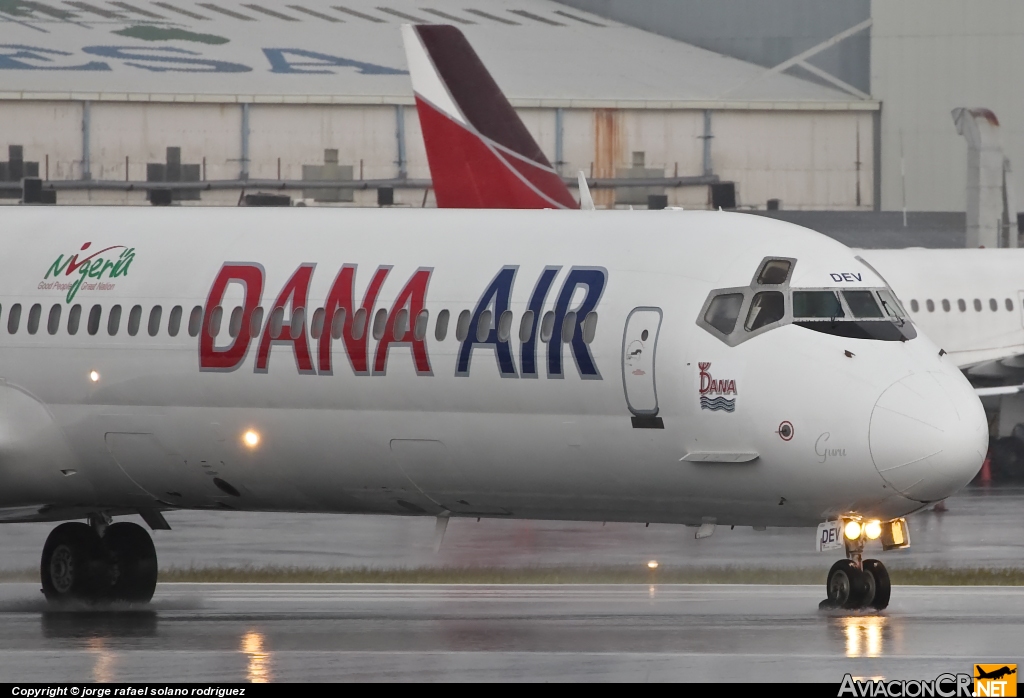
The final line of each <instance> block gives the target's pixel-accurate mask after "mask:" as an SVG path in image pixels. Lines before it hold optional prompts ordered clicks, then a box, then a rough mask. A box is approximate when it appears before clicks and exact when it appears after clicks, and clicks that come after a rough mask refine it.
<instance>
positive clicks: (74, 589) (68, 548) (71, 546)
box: [39, 516, 157, 603]
mask: <svg viewBox="0 0 1024 698" xmlns="http://www.w3.org/2000/svg"><path fill="white" fill-rule="evenodd" d="M90 524H91V525H90ZM90 524H84V523H78V522H68V523H63V524H61V525H60V526H58V527H57V528H55V529H53V531H52V532H51V533H50V536H49V537H48V538H47V539H46V544H45V545H43V557H42V561H41V562H40V565H39V572H40V577H41V579H42V583H43V594H45V595H46V599H47V600H48V601H57V602H60V601H77V602H85V603H103V602H112V601H117V602H127V603H146V602H148V601H149V600H150V599H152V598H153V592H154V591H155V590H156V576H157V564H156V548H155V547H154V546H153V539H152V538H151V537H150V535H149V532H147V531H146V529H144V528H143V527H142V526H139V525H138V524H134V523H130V522H127V521H123V522H119V523H114V524H111V523H109V518H107V517H102V516H92V517H90Z"/></svg>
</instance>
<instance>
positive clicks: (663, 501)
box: [0, 207, 987, 525]
mask: <svg viewBox="0 0 1024 698" xmlns="http://www.w3.org/2000/svg"><path fill="white" fill-rule="evenodd" d="M3 220H4V222H5V232H6V235H5V250H6V255H7V260H8V262H7V265H6V273H5V275H4V276H3V278H2V279H0V377H2V379H3V381H4V382H3V384H2V385H0V508H2V509H0V518H3V519H4V520H40V519H61V518H70V517H72V516H79V515H81V514H82V513H83V512H89V511H97V510H103V511H109V512H111V513H117V512H130V511H134V510H138V509H146V508H150V509H170V508H228V509H245V510H290V511H310V512H312V511H317V512H377V513H395V514H428V515H439V514H443V513H444V512H450V513H451V514H452V515H455V516H460V515H461V516H510V517H517V518H552V519H555V518H557V519H579V520H620V521H661V522H681V523H700V522H701V521H702V520H707V519H714V520H716V521H717V522H718V523H722V524H746V525H813V524H814V523H815V522H818V521H821V520H823V519H825V518H828V517H832V516H836V515H840V514H845V513H855V514H859V515H863V516H871V517H879V518H886V519H888V518H893V517H896V516H901V515H904V514H906V513H909V512H911V511H913V510H915V509H917V508H919V507H920V506H921V505H922V502H927V501H934V500H936V499H941V498H943V497H945V496H948V495H949V494H951V493H952V492H954V491H956V490H957V489H958V488H959V487H961V486H962V485H963V484H965V483H966V482H967V481H969V480H970V479H971V477H972V476H973V475H974V473H975V472H976V471H977V468H978V467H979V465H980V463H981V459H982V458H983V454H984V450H985V438H986V434H987V431H986V427H985V421H984V415H983V413H982V410H981V406H980V403H979V402H978V400H977V398H976V397H974V395H973V394H972V393H971V390H970V386H969V385H968V383H967V381H966V380H965V379H964V378H963V377H962V375H961V374H960V372H959V371H958V370H957V368H956V365H955V364H954V362H952V361H951V360H950V359H949V358H948V357H940V356H939V352H938V347H937V346H936V345H935V344H934V343H933V342H932V341H930V340H929V339H928V338H927V337H925V336H923V335H919V336H917V337H916V338H914V339H911V340H910V341H875V340H869V339H850V338H846V337H841V336H834V335H831V334H826V333H822V332H816V331H811V330H808V329H806V328H805V327H800V326H796V325H793V324H790V323H789V322H788V321H781V322H779V323H777V324H776V325H773V329H769V330H768V331H762V332H761V333H758V334H756V335H752V336H751V337H750V338H749V339H747V340H745V341H742V342H741V343H738V344H736V345H735V346H729V345H728V344H727V343H726V342H724V341H723V340H722V339H720V338H719V337H716V336H714V335H713V334H712V333H711V332H710V331H708V330H707V329H705V328H704V327H701V326H700V325H699V324H698V319H699V318H700V317H701V314H702V307H703V306H704V304H705V301H706V300H707V299H708V298H709V294H710V293H712V292H713V291H714V290H716V289H728V288H733V287H747V286H749V285H750V284H751V280H752V278H753V277H754V276H755V274H756V273H757V272H758V269H759V265H760V264H761V263H762V260H763V259H764V258H766V257H784V258H790V259H794V260H796V261H795V265H794V266H793V271H792V276H791V278H790V279H789V281H788V282H787V283H788V286H789V287H792V288H801V287H807V288H825V287H833V286H834V287H837V288H862V287H863V288H867V287H871V288H877V287H884V285H885V284H884V282H883V281H881V280H880V279H878V278H877V277H875V275H874V274H873V273H872V272H871V271H870V270H869V269H868V268H867V267H866V266H865V265H863V264H861V263H860V262H859V261H857V260H856V259H855V257H854V255H853V254H852V253H851V252H850V251H849V250H848V249H847V248H845V247H844V246H842V245H840V244H839V243H836V242H834V241H832V240H829V239H827V238H825V237H824V236H820V235H817V234H814V233H811V232H810V231H807V230H805V229H802V228H799V227H797V226H792V225H789V224H786V223H781V222H778V221H771V220H766V219H757V218H754V217H748V216H738V215H732V214H724V213H713V212H685V213H675V214H673V215H666V214H665V213H662V212H658V213H653V212H652V213H651V214H647V213H643V212H623V213H621V214H619V213H613V212H609V213H603V214H601V215H586V214H581V213H579V212H574V211H567V212H560V211H457V210H449V211H418V210H386V211H377V210H351V209H349V210H338V209H305V210H302V209H287V210H278V209H217V210H210V209H188V208H181V209H179V208H173V209H114V210H112V209H104V208H78V209H75V208H68V207H61V208H27V207H26V208H19V209H16V210H15V209H6V210H4V212H3ZM86 242H89V243H91V244H90V246H89V247H88V248H86V249H85V250H82V249H81V248H82V247H83V245H84V243H86ZM108 247H114V249H113V250H110V251H108V252H105V253H103V254H102V255H100V256H99V257H96V258H94V259H93V260H91V261H89V262H87V263H86V264H88V265H89V267H88V268H89V269H91V270H92V271H93V272H94V275H93V276H90V275H89V273H90V272H88V271H87V272H86V273H85V274H86V275H85V276H84V277H81V269H82V268H83V267H82V266H81V265H82V261H81V260H82V259H85V258H86V257H88V256H89V255H90V254H92V253H93V252H94V251H96V250H102V249H104V248H108ZM76 254H77V255H78V258H77V259H76V260H75V261H73V262H72V263H71V264H70V267H71V268H73V269H74V271H73V273H69V272H68V268H69V267H68V266H64V267H61V266H60V265H61V263H64V264H65V265H66V264H68V260H69V258H70V257H71V256H72V255H76ZM104 256H106V257H109V258H110V259H109V260H108V261H112V262H119V263H120V264H121V266H120V268H118V267H116V266H114V265H108V264H107V263H106V262H104V263H103V264H98V265H97V264H95V259H98V258H103V257H104ZM129 256H130V259H129ZM126 260H127V262H126ZM872 263H873V264H876V262H875V261H874V259H872ZM346 265H354V266H355V269H354V270H351V271H350V272H349V274H350V275H349V276H345V274H344V273H343V269H344V268H345V266H346ZM877 266H878V268H879V271H880V272H881V273H883V274H886V275H888V274H889V273H890V271H889V269H888V268H887V267H885V266H884V264H882V263H877ZM229 267H230V268H231V269H234V270H235V271H234V272H232V271H231V270H230V269H228V268H229ZM226 269H227V270H228V271H225V270H226ZM48 270H49V271H50V272H52V273H49V274H48ZM546 270H548V273H547V274H546V273H545V272H546ZM235 272H237V274H236V275H235V276H232V274H235ZM115 273H116V275H115ZM835 273H839V274H841V275H842V274H846V275H847V276H846V277H844V281H843V282H842V283H840V284H836V283H835V282H833V281H832V280H831V277H830V274H835ZM221 275H224V276H222V277H221ZM246 275H248V276H246ZM219 277H220V278H222V281H224V280H226V281H227V283H226V285H222V289H223V297H221V295H220V291H218V290H217V289H216V286H217V285H216V284H215V283H214V281H215V279H217V278H219ZM241 277H245V278H246V284H245V285H243V284H242V283H240V282H239V280H240V278H241ZM80 278H82V279H83V283H82V285H81V286H80V287H78V288H77V289H75V290H74V294H73V296H72V297H71V298H70V300H69V298H68V296H69V293H70V292H71V291H72V288H71V284H72V283H74V282H75V281H77V280H79V279H80ZM371 278H376V279H378V280H382V282H381V283H380V284H379V288H378V289H377V290H378V295H377V296H376V298H375V299H373V298H371V299H370V302H369V305H368V306H367V310H368V311H369V312H368V313H367V320H366V331H365V333H364V334H363V335H362V339H358V338H356V337H355V335H356V334H357V331H356V328H355V327H354V326H353V325H354V324H355V323H356V321H355V315H356V310H357V309H358V308H359V307H360V306H361V305H362V304H363V303H364V299H366V298H367V288H368V286H370V285H371ZM339 279H341V280H344V281H345V282H346V283H347V284H348V285H347V288H349V289H351V301H349V306H348V307H347V315H346V319H345V324H344V331H343V332H341V331H340V330H341V329H342V328H341V325H339V327H338V329H339V334H341V335H342V336H341V337H340V338H332V340H331V341H330V343H329V344H327V345H326V349H325V348H324V347H325V340H324V339H323V336H324V333H327V334H330V333H331V329H332V328H331V324H332V323H331V313H330V312H328V313H327V314H326V316H327V320H326V321H325V322H324V329H323V332H321V333H315V331H314V329H313V325H314V324H315V322H316V320H315V317H316V315H315V314H316V310H317V309H320V308H324V307H325V306H329V307H331V306H330V303H329V300H330V296H331V292H332V289H334V290H337V288H340V287H342V286H346V283H341V284H340V285H338V282H339ZM545 280H546V282H547V283H548V287H547V292H546V293H538V288H539V287H541V286H543V285H544V283H545ZM567 280H569V283H568V284H567V283H566V282H567ZM257 281H258V283H257ZM893 283H894V284H895V283H896V282H895V280H893ZM257 285H258V286H259V288H257ZM488 290H489V291H491V293H487V291H488ZM897 290H899V289H897ZM370 295H371V296H372V294H370ZM747 295H748V297H749V295H750V294H749V293H748V294H747ZM303 297H305V300H304V301H303V300H301V299H302V298H303ZM506 297H507V300H506ZM904 300H907V299H904ZM531 301H534V305H532V306H531ZM787 302H788V301H787ZM15 304H17V305H19V306H20V319H19V322H18V324H17V329H16V331H14V332H11V331H10V328H13V327H14V325H13V324H12V325H10V327H9V322H11V313H12V309H13V307H14V305H15ZM257 304H258V306H259V307H260V308H261V309H264V310H265V312H263V313H259V312H258V311H253V307H254V306H256V305H257ZM581 304H582V307H581ZM588 304H590V305H588ZM37 305H38V306H39V307H38V309H34V308H35V306H37ZM76 305H78V306H81V309H80V311H74V306H76ZM276 305H280V306H281V307H282V308H283V310H282V312H281V313H278V315H277V319H276V321H275V318H274V312H273V308H274V307H275V306H276ZM94 306H99V307H100V310H99V311H98V312H99V317H98V323H94V328H95V329H96V332H95V334H90V332H89V329H90V328H89V324H90V314H91V313H92V312H93V310H92V309H93V307H94ZM114 306H119V307H120V313H121V315H120V319H119V322H118V323H117V324H116V326H115V325H113V324H111V323H110V318H111V315H112V313H113V314H116V311H114V310H113V308H114ZM136 306H138V307H139V310H138V311H135V310H134V309H135V307H136ZM156 306H159V308H160V311H159V316H158V317H157V319H156V320H155V321H154V323H153V325H152V327H151V326H150V324H149V323H150V319H151V318H152V317H154V307H156ZM196 306H199V307H203V308H205V313H206V314H205V316H204V322H203V324H202V330H201V332H200V336H191V335H190V333H189V331H188V325H189V318H190V314H191V313H192V309H193V308H195V307H196ZM55 307H56V308H59V310H54V308H55ZM177 307H180V308H181V309H182V310H181V313H180V315H181V320H180V330H179V331H178V332H177V334H176V336H171V335H170V333H169V328H168V323H169V321H170V317H171V315H172V314H173V313H174V312H175V311H174V309H175V308H177ZM218 307H219V308H221V311H220V313H219V314H218V313H216V312H215V308H218ZM506 307H507V310H509V311H511V324H510V325H509V326H507V327H505V328H504V331H503V330H502V328H501V327H500V325H501V322H500V316H501V315H502V311H503V310H504V309H506ZM531 307H536V308H537V309H538V312H536V314H535V326H534V328H533V329H534V331H533V333H532V336H534V337H535V336H536V335H537V334H543V333H544V328H543V324H544V321H543V318H544V316H545V315H546V314H547V313H549V312H554V313H556V315H557V316H558V317H559V318H561V317H562V316H564V315H565V314H566V313H567V312H574V311H578V312H579V316H578V317H576V320H575V322H574V321H573V320H572V319H568V320H566V321H565V322H563V323H559V325H564V328H563V327H555V328H553V329H552V331H551V337H550V338H548V339H547V340H546V341H545V338H543V337H542V338H540V339H536V340H535V341H534V340H527V341H525V342H524V341H522V340H521V337H520V328H521V323H522V318H523V316H524V315H525V313H526V311H527V310H529V309H530V308H531ZM744 307H746V306H744ZM235 308H241V309H242V310H239V311H238V313H239V314H240V315H241V316H242V317H241V322H240V323H235V327H234V328H232V329H231V331H230V332H229V328H231V327H232V320H231V316H232V314H233V312H234V310H235ZM298 308H302V310H303V312H302V313H300V314H299V315H295V314H294V311H295V310H296V309H298ZM787 308H788V306H787ZM382 309H383V311H385V312H384V314H383V315H381V319H380V320H381V322H380V325H379V326H375V325H376V323H375V320H376V316H377V314H378V313H379V312H380V311H381V310H382ZM421 309H422V310H425V311H426V317H425V319H424V320H422V321H421V322H425V324H424V325H422V327H419V328H417V327H415V325H416V323H417V319H418V318H419V317H420V311H421ZM481 309H487V310H489V311H490V312H491V313H492V315H491V316H490V318H489V320H487V319H486V318H485V321H484V322H485V326H484V328H483V330H484V331H483V334H482V335H480V336H481V337H482V338H483V340H484V341H479V342H474V337H475V336H476V330H477V328H476V327H470V328H469V331H468V333H467V337H466V338H465V339H463V338H461V337H460V336H459V335H460V328H459V327H458V326H459V324H460V323H459V316H460V314H462V313H463V311H467V310H468V311H471V312H474V311H476V312H475V313H474V315H479V312H478V311H480V310H481ZM403 311H404V312H405V317H401V316H400V315H401V313H402V312H403ZM443 311H447V312H448V316H449V321H448V323H447V328H446V332H445V333H441V332H439V331H438V329H437V324H438V320H439V317H440V316H441V315H442V313H443ZM73 312H80V325H79V327H78V330H77V332H76V333H74V334H71V333H70V331H69V328H68V320H69V317H70V315H71V314H72V313H73ZM591 312H593V313H596V319H593V321H594V322H596V330H593V328H590V330H587V328H586V327H585V324H586V323H585V319H586V318H585V317H584V316H588V317H589V316H590V313H591ZM637 312H639V315H637V314H636V313H637ZM33 313H34V314H35V318H36V320H35V321H33V319H32V316H33ZM58 313H59V317H56V319H53V318H54V317H55V316H56V314H58ZM559 313H560V314H559ZM789 313H790V311H789V310H787V320H788V319H791V316H790V315H789ZM212 316H217V318H218V321H213V320H212ZM133 317H134V320H133V319H132V318H133ZM282 318H283V322H282ZM631 318H632V321H631ZM52 319H53V321H52V323H51V320H52ZM292 320H294V322H291V323H290V321H292ZM641 320H642V321H643V322H641ZM33 322H37V323H38V326H37V329H36V331H35V332H34V333H30V332H29V329H30V327H29V325H30V324H31V323H33ZM275 322H276V326H275ZM739 322H740V323H742V322H744V319H743V317H741V318H739ZM133 323H134V328H135V329H137V331H136V332H133V333H130V332H129V329H132V328H133ZM644 323H648V324H649V326H648V324H644ZM659 323H660V324H659ZM289 324H292V325H295V327H289ZM641 324H644V326H643V327H641ZM213 325H219V328H217V327H214V328H213V329H211V326H213ZM239 326H240V327H241V330H240V332H235V329H238V327H239ZM250 326H251V327H253V329H254V332H253V333H252V334H254V335H255V336H253V337H252V338H251V339H246V337H247V336H248V334H249V333H247V332H246V328H247V327H250ZM110 329H115V330H116V333H115V334H111V333H110V331H109V330H110ZM151 329H152V330H153V334H152V336H151V333H150V330H151ZM51 330H52V332H51ZM375 330H381V331H382V332H381V331H377V332H375ZM560 331H564V332H565V336H564V337H561V336H560V335H561V332H560ZM587 331H590V332H591V334H592V338H591V337H587V338H586V340H585V339H584V335H585V334H586V333H587ZM205 332H212V333H214V334H215V336H214V334H211V335H210V337H208V344H207V345H205V346H204V345H203V342H202V336H201V335H202V334H203V333H205ZM641 332H647V333H648V334H645V335H643V337H644V338H643V339H642V340H640V339H638V338H639V337H640V336H641ZM234 334H238V336H237V337H235V336H232V335H234ZM314 334H318V335H319V337H315V336H314ZM633 335H636V336H633ZM389 336H390V337H391V339H390V340H389ZM395 337H397V338H398V339H397V340H396V339H395ZM442 337H443V338H442ZM503 337H504V338H503ZM560 339H562V340H563V341H559V340H560ZM638 341H639V342H640V344H635V342H638ZM531 342H532V343H533V346H534V349H533V350H531V349H530V348H529V347H530V344H531ZM243 345H244V346H243ZM633 346H636V347H637V348H640V347H641V346H642V347H643V352H646V353H643V352H641V353H639V354H638V353H637V352H636V349H631V347H633ZM364 350H365V352H366V363H365V365H363V364H362V363H361V359H360V358H359V354H360V352H361V351H364ZM947 351H952V350H951V349H950V348H949V347H947ZM531 355H535V357H536V359H535V361H534V362H531V361H530V360H529V357H530V356H531ZM644 356H649V357H651V358H650V363H649V364H640V363H636V362H637V361H639V360H640V359H638V358H637V357H644ZM467 359H468V360H467ZM328 363H329V366H328ZM531 364H532V365H533V367H534V368H533V370H532V371H531V370H528V369H529V367H530V366H531ZM655 368H656V374H655ZM638 372H639V373H638ZM503 374H504V375H503ZM631 381H632V382H631ZM648 381H649V382H648ZM712 381H713V386H714V388H713V390H712V388H711V386H712ZM702 390H705V393H706V394H703V395H702V392H701V391H702ZM627 396H629V397H630V400H629V401H627ZM702 396H704V397H721V398H722V400H726V401H732V402H729V403H728V404H730V405H731V406H732V411H727V410H726V409H708V408H702V402H701V399H700V398H701V397H702ZM632 403H636V404H632ZM707 404H714V403H707ZM722 404H724V403H722ZM631 405H632V408H633V409H632V411H631ZM658 420H660V424H661V426H662V427H663V428H656V425H655V423H656V422H657V421H658ZM784 423H789V425H790V431H786V430H782V429H781V425H783V424H784ZM920 424H925V425H926V427H920V426H919V425H920ZM247 432H250V438H251V435H252V434H255V435H256V436H257V437H258V443H256V444H250V443H246V441H245V438H244V436H245V435H246V433H247ZM786 435H788V438H786ZM729 459H733V460H735V461H737V462H728V461H729Z"/></svg>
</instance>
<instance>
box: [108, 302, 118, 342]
mask: <svg viewBox="0 0 1024 698" xmlns="http://www.w3.org/2000/svg"><path fill="white" fill-rule="evenodd" d="M119 329H121V306H119V305H115V306H113V307H112V308H111V309H110V314H109V315H107V334H109V335H110V336H111V337H114V336H115V335H117V331H118V330H119Z"/></svg>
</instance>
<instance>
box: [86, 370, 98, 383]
mask: <svg viewBox="0 0 1024 698" xmlns="http://www.w3.org/2000/svg"><path fill="white" fill-rule="evenodd" d="M89 380H91V381H92V382H93V383H98V382H99V380H100V372H99V371H89Z"/></svg>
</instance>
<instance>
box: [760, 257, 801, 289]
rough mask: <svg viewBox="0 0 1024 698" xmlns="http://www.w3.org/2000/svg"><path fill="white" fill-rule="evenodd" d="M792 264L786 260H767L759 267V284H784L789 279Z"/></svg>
mask: <svg viewBox="0 0 1024 698" xmlns="http://www.w3.org/2000/svg"><path fill="white" fill-rule="evenodd" d="M792 266H793V263H792V262H790V261H789V260H788V259H769V260H768V261H767V262H765V263H764V266H763V267H761V273H760V274H758V275H757V283H759V284H772V285H775V284H784V283H786V279H787V278H788V277H789V270H790V268H791V267H792Z"/></svg>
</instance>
